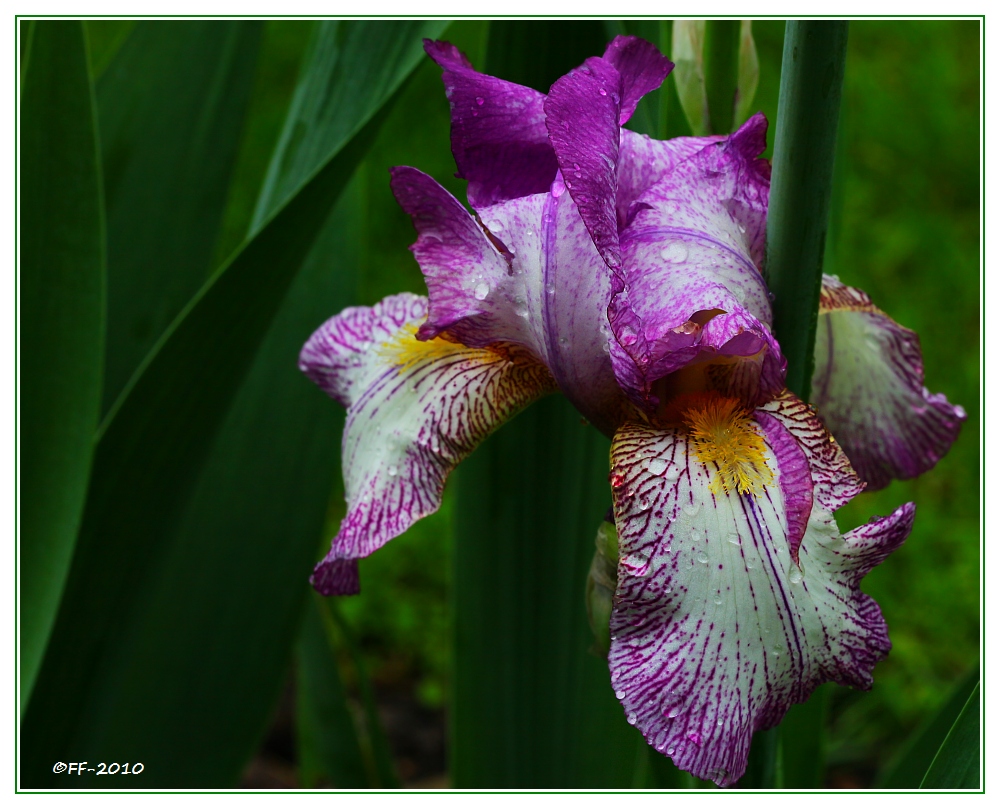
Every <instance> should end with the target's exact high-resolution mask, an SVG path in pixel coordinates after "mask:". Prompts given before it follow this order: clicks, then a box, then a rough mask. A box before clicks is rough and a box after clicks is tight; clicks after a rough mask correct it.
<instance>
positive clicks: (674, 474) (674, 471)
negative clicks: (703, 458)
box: [664, 464, 681, 480]
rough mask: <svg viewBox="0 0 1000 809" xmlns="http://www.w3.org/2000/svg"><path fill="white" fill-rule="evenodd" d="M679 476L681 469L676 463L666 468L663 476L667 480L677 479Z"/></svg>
mask: <svg viewBox="0 0 1000 809" xmlns="http://www.w3.org/2000/svg"><path fill="white" fill-rule="evenodd" d="M680 476H681V469H680V467H679V466H677V465H676V464H675V465H674V466H671V467H670V468H669V469H668V470H667V473H666V474H665V475H664V477H665V478H666V479H667V480H677V478H679V477H680Z"/></svg>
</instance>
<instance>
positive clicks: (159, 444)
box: [22, 29, 420, 786]
mask: <svg viewBox="0 0 1000 809" xmlns="http://www.w3.org/2000/svg"><path fill="white" fill-rule="evenodd" d="M380 33H381V34H382V35H383V36H393V35H399V36H403V35H405V36H407V37H408V38H410V39H412V37H411V36H410V33H411V32H409V31H406V32H405V34H404V32H397V33H396V34H393V32H392V30H391V29H384V30H382V31H381V32H380ZM375 55H378V56H381V55H382V52H381V51H379V50H378V49H373V56H372V58H374V56H375ZM419 55H420V50H419V42H417V43H416V44H415V45H412V44H411V47H410V48H409V49H404V50H400V51H399V52H398V53H397V54H396V57H397V58H394V59H389V60H385V61H383V62H382V66H381V68H382V71H383V73H384V75H383V76H382V77H381V80H380V82H378V83H377V86H375V87H374V88H373V87H370V86H367V85H361V84H357V83H354V84H353V93H354V96H350V97H351V98H360V99H363V101H358V102H357V103H353V104H352V105H347V104H345V105H344V106H345V113H344V114H345V115H349V116H350V118H351V121H352V123H350V124H349V125H348V126H345V127H343V136H342V137H341V138H339V139H338V140H332V141H328V149H327V152H326V153H325V157H323V158H322V159H321V161H320V165H319V166H317V168H316V169H314V170H311V171H309V172H308V174H307V175H306V176H305V177H303V179H302V180H301V182H300V183H299V190H298V191H297V192H295V193H294V195H293V196H291V197H290V198H288V200H287V202H286V203H285V204H284V205H283V206H282V207H280V208H279V209H278V210H277V212H276V213H275V214H274V215H273V216H272V217H271V218H269V219H268V220H267V221H266V223H265V224H264V225H263V226H262V228H261V229H260V231H259V232H258V233H257V234H256V236H255V237H254V238H253V239H252V240H251V241H250V242H249V243H248V244H247V245H246V246H245V247H244V248H243V249H242V250H241V251H239V252H238V253H237V254H236V255H235V256H234V257H233V259H232V260H230V262H229V263H228V264H227V265H226V266H225V267H224V268H223V269H222V270H220V272H219V273H218V274H217V275H216V276H215V277H214V278H213V279H212V280H211V281H210V282H209V283H208V284H207V285H206V287H205V288H204V289H203V290H202V291H201V292H200V293H199V294H198V296H196V298H195V299H194V300H193V301H192V302H191V303H190V304H189V305H188V306H187V307H186V308H185V310H184V312H183V313H182V314H181V316H180V317H179V318H178V319H177V320H176V321H175V322H174V324H173V325H172V326H171V327H170V329H169V330H168V332H167V333H166V335H165V336H164V338H163V339H162V340H161V341H160V343H159V344H158V346H157V348H156V349H155V350H154V353H153V354H152V355H151V356H150V357H148V358H147V360H146V361H145V362H144V364H143V367H142V368H141V372H140V373H139V374H138V375H137V376H136V377H134V378H133V380H132V382H131V383H130V386H129V387H128V389H127V390H126V392H125V393H124V394H123V396H122V397H121V398H120V399H119V401H118V402H117V404H116V406H115V408H114V409H113V410H112V412H111V413H110V414H109V416H108V417H107V419H106V421H105V427H104V430H103V435H102V438H101V442H100V444H99V446H98V450H97V455H96V459H95V473H94V482H93V485H92V487H91V490H90V493H89V498H88V503H87V510H86V513H85V517H84V525H83V529H82V531H81V537H80V542H79V546H78V550H77V554H76V557H75V558H74V561H73V567H72V570H71V573H70V579H69V582H68V584H67V589H66V595H65V597H64V601H63V605H62V607H61V610H60V616H59V619H58V622H57V625H56V629H55V632H54V634H53V640H52V642H51V644H50V648H49V651H48V653H47V656H46V659H45V663H44V666H43V669H42V673H41V675H40V678H39V685H38V687H37V689H36V693H35V695H34V697H33V700H32V702H31V704H30V705H29V708H28V711H27V713H26V715H25V722H24V726H23V732H22V743H23V748H22V751H23V757H22V778H23V780H24V783H25V785H31V786H36V785H45V784H47V783H49V782H50V780H51V779H52V778H54V776H53V775H52V773H51V762H52V761H53V760H56V759H58V758H60V757H61V756H65V755H69V753H67V752H65V751H68V750H78V751H79V752H78V755H80V756H83V757H93V756H94V755H101V754H104V755H108V756H113V757H115V758H120V757H121V756H122V755H125V754H124V753H120V752H118V750H119V748H118V747H115V749H114V750H111V749H109V748H108V747H105V746H104V744H105V743H106V742H107V739H104V738H98V739H97V740H96V741H99V742H101V743H100V744H96V745H90V747H89V751H88V752H87V753H84V747H85V746H86V745H85V744H84V742H85V741H87V740H90V739H91V738H92V734H91V733H90V732H88V730H87V728H88V723H89V722H90V721H91V720H94V721H96V719H97V718H98V717H100V715H101V712H102V711H103V710H105V709H106V708H107V705H106V704H102V700H105V699H113V696H112V695H113V693H114V689H113V687H112V685H113V683H114V678H115V676H118V674H117V673H119V672H121V671H123V669H122V668H121V662H120V661H121V659H122V658H121V656H122V655H126V654H128V653H129V652H128V651H127V647H125V646H123V644H124V643H125V641H126V638H125V637H124V636H123V634H122V633H121V632H120V631H119V628H118V622H120V621H121V620H122V618H123V617H124V616H128V615H129V614H131V612H132V611H134V610H135V608H136V605H138V604H141V603H143V600H144V598H146V596H147V593H146V592H145V588H147V587H148V586H149V584H150V582H149V579H148V578H147V576H148V575H150V573H151V571H152V570H154V569H156V570H158V569H159V568H160V566H161V565H162V564H164V563H163V561H162V560H163V559H164V557H165V556H166V554H167V553H168V551H170V549H169V548H165V547H164V542H165V540H166V539H167V538H168V537H171V536H176V534H175V533H174V529H175V527H176V526H177V525H178V521H179V520H180V519H181V517H182V514H183V511H182V509H183V506H184V505H185V504H186V503H187V502H188V501H189V498H190V496H191V494H192V492H193V491H196V483H197V480H198V477H197V476H198V474H199V471H200V470H202V469H203V468H205V467H204V464H205V462H206V460H207V459H208V457H209V451H210V449H211V448H212V443H211V442H212V439H213V437H214V436H215V435H216V434H217V432H218V429H219V427H220V425H221V424H222V422H223V418H224V416H225V415H226V413H227V412H228V411H229V409H230V407H231V405H232V402H233V397H234V395H235V394H236V391H237V390H238V389H239V386H240V385H241V383H242V382H243V381H244V380H245V379H246V378H247V377H246V374H247V372H248V370H249V369H250V367H251V363H252V360H253V358H254V356H255V355H256V353H257V351H258V348H259V347H260V346H261V344H262V341H263V340H264V337H265V334H266V333H267V331H268V328H269V327H270V326H271V324H272V322H273V320H274V317H275V314H276V313H277V311H278V309H279V307H280V305H281V302H282V300H283V299H284V297H285V294H286V292H287V291H288V289H289V287H290V285H291V283H292V281H293V279H295V277H296V274H297V272H298V271H299V269H300V267H301V266H302V264H303V262H304V261H305V259H306V257H307V256H308V254H309V250H310V248H311V246H312V244H313V242H314V240H315V238H316V236H317V234H318V233H319V231H320V228H321V227H322V225H323V223H324V222H325V221H326V219H327V217H328V215H329V213H330V211H331V209H332V208H333V205H334V203H335V202H336V200H337V198H338V196H339V194H340V191H341V190H342V189H343V187H344V185H345V183H346V182H347V180H348V179H349V177H350V176H351V173H352V172H353V170H354V167H355V166H356V165H357V162H358V160H359V159H360V158H361V156H362V155H363V154H364V152H365V150H366V149H367V147H368V145H369V144H370V143H371V141H372V139H373V138H374V135H375V133H376V132H377V130H378V127H379V125H380V123H381V120H382V111H383V110H384V108H385V105H386V102H387V101H388V100H389V98H390V97H392V95H393V93H394V92H395V91H396V90H397V89H398V87H399V86H400V84H401V83H402V81H403V80H404V78H405V77H406V76H407V75H408V74H409V72H410V71H411V70H412V69H413V67H414V66H415V64H416V63H417V60H418V58H419ZM344 80H345V81H350V80H351V77H349V76H345V78H344ZM296 328H302V326H301V324H296ZM294 363H295V356H294V354H292V355H290V356H287V359H286V364H287V365H289V366H294ZM262 373H263V372H262ZM234 429H236V426H235V425H234ZM265 431H266V426H265V427H263V428H262V429H261V432H265ZM245 436H246V433H243V437H245ZM260 437H261V440H263V441H266V440H267V438H266V434H262V435H261V436H260ZM208 491H209V492H210V489H209V490H208ZM209 533H210V532H209ZM304 555H305V554H304ZM188 558H191V559H193V560H194V563H195V564H197V559H196V557H192V556H189V557H188ZM109 560H114V563H113V564H111V563H109ZM284 563H287V564H289V565H292V566H293V567H295V570H296V575H302V576H304V575H306V573H307V568H308V566H307V564H304V563H299V564H302V567H301V568H298V567H297V565H296V563H295V562H294V559H289V560H286V562H284ZM299 570H301V573H300V572H298V571H299ZM212 585H213V586H214V587H217V588H224V587H244V586H248V585H247V583H246V582H241V581H240V580H239V579H238V578H237V579H235V580H230V579H228V578H222V579H219V580H217V581H214V582H212ZM250 586H251V588H252V585H250ZM301 592H302V591H299V593H301ZM172 595H173V596H174V597H175V598H183V593H179V592H175V593H173V594H172ZM149 597H150V598H153V597H158V596H155V595H150V596H149ZM296 597H297V598H298V599H301V595H297V596H296ZM300 605H301V600H299V601H298V605H297V606H296V610H297V609H298V607H299V606H300ZM198 614H199V616H200V619H201V620H205V616H204V614H202V613H198ZM295 625H297V613H296V616H295V620H294V621H291V622H290V624H289V635H290V636H291V633H292V629H293V627H294V626H295ZM133 631H135V632H140V633H141V632H146V631H148V627H147V626H144V625H139V626H136V627H134V630H133ZM289 641H290V638H289ZM251 651H252V650H251ZM272 651H273V650H270V649H269V650H268V653H269V654H270V653H271V652H272ZM283 653H284V654H287V648H286V649H285V650H284V652H283ZM129 662H130V664H131V663H132V662H133V661H131V660H130V661H129ZM247 741H248V743H250V744H252V743H253V741H254V737H252V736H248V740H247ZM95 747H96V749H95ZM90 751H95V752H90ZM177 755H180V753H177ZM240 755H241V756H242V755H243V754H240ZM53 756H55V758H53ZM226 762H228V763H226ZM232 767H233V763H232V759H228V758H227V759H226V761H224V762H223V763H222V765H220V767H219V768H218V769H216V770H213V772H215V773H216V775H217V774H218V772H220V771H225V770H229V771H231V770H232ZM158 772H159V773H160V776H159V777H162V778H164V779H167V780H169V779H171V778H172V776H170V775H169V767H161V768H159V769H158ZM230 777H231V776H230ZM148 780H149V784H148V785H150V786H151V785H153V784H152V779H148ZM195 783H199V784H202V785H205V781H204V780H202V778H201V777H199V778H198V779H197V781H195ZM187 785H188V786H190V785H194V784H193V783H188V784H187Z"/></svg>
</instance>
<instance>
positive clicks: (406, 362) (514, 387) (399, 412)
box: [299, 293, 555, 592]
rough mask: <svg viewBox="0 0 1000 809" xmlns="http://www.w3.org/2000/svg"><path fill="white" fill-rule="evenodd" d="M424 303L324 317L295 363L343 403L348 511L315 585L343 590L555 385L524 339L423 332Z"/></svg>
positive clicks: (403, 298)
mask: <svg viewBox="0 0 1000 809" xmlns="http://www.w3.org/2000/svg"><path fill="white" fill-rule="evenodd" d="M426 312H427V301H426V299H425V298H420V297H418V296H416V295H410V294H407V293H404V294H401V295H395V296H391V297H389V298H386V299H385V300H383V301H381V302H380V303H378V304H376V305H375V306H373V307H371V308H370V309H369V308H364V307H355V308H351V309H347V310H345V311H344V312H343V313H341V314H340V315H337V316H336V317H333V318H331V319H330V320H328V321H327V322H326V323H324V324H323V325H322V326H321V327H320V328H319V329H318V330H317V331H316V333H315V334H314V335H313V336H312V337H311V338H310V339H309V341H308V342H307V343H306V345H305V347H304V348H303V349H302V354H301V356H300V360H299V365H300V367H301V368H302V370H303V371H304V372H305V373H306V374H307V375H308V376H309V377H310V378H311V379H313V380H314V381H315V382H317V384H319V385H320V387H321V388H323V389H324V390H325V391H326V392H327V393H329V394H330V395H331V396H333V397H334V398H336V399H337V400H338V401H340V402H341V403H342V404H345V405H346V406H347V408H348V410H347V421H346V424H345V426H344V438H343V446H342V464H341V465H342V470H343V474H344V491H345V496H346V499H347V514H346V515H345V517H344V519H343V521H342V522H341V524H340V530H339V532H338V533H337V536H336V537H334V539H333V543H332V545H331V548H330V552H329V554H327V556H326V558H325V559H324V560H323V561H322V562H321V563H320V564H319V565H318V566H317V568H316V571H315V573H314V575H313V582H314V584H315V586H316V587H317V589H319V590H320V591H321V592H345V591H346V590H349V589H350V588H351V587H354V586H355V585H354V584H352V580H351V575H352V572H351V571H352V568H351V566H350V564H349V561H350V560H355V559H358V558H360V557H363V556H367V555H369V554H370V553H372V552H373V551H375V550H377V549H378V548H380V547H381V546H382V545H384V544H385V543H386V542H388V541H389V540H390V539H392V538H393V537H396V536H399V535H400V534H401V533H403V532H404V531H405V530H406V529H407V528H409V527H410V526H411V525H412V524H413V523H414V522H416V521H417V520H418V519H420V518H421V517H424V516H426V515H428V514H431V513H433V512H434V511H436V510H437V509H438V507H439V506H440V505H441V493H442V491H443V489H444V483H445V480H446V478H447V477H448V475H449V473H450V472H451V470H452V469H454V468H455V466H456V465H457V464H458V462H459V461H461V460H462V459H463V458H464V457H466V456H467V455H468V454H469V453H470V452H472V450H473V449H475V447H476V446H477V445H478V444H479V442H481V441H482V440H483V439H484V438H485V437H486V436H487V435H489V434H490V433H491V432H492V431H493V430H495V429H496V428H497V427H499V426H500V425H501V424H502V423H503V422H504V421H506V420H507V419H508V418H510V417H511V416H513V415H514V414H515V413H517V412H518V411H520V410H521V409H522V408H523V407H525V406H526V405H527V404H529V403H530V402H532V401H534V400H535V399H536V398H538V397H539V396H541V395H543V394H545V393H548V392H550V391H552V390H554V388H555V385H554V383H553V381H552V378H551V376H550V375H549V373H548V371H547V370H546V369H545V368H544V366H542V365H540V364H539V363H537V362H536V361H535V360H534V359H533V358H532V357H531V356H530V355H529V354H528V353H527V352H525V351H524V350H523V349H521V348H519V347H518V346H511V345H498V346H493V347H491V348H488V349H484V348H467V347H465V346H463V345H459V344H457V343H452V342H448V341H446V340H444V339H442V338H436V339H433V340H425V341H421V340H418V339H416V331H417V328H418V326H419V324H420V323H421V322H422V320H423V319H424V317H425V315H426Z"/></svg>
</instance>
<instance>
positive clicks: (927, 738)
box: [878, 665, 979, 789]
mask: <svg viewBox="0 0 1000 809" xmlns="http://www.w3.org/2000/svg"><path fill="white" fill-rule="evenodd" d="M978 682H979V666H978V665H976V667H975V668H973V669H972V670H971V671H969V673H968V674H967V675H966V676H965V677H963V678H962V680H961V682H959V683H958V684H956V685H955V687H954V688H953V689H952V691H951V693H950V694H949V695H948V697H947V699H945V702H944V704H943V705H942V706H941V707H940V708H939V709H938V711H937V712H936V713H934V714H933V715H932V716H929V717H927V720H926V721H925V722H924V723H923V724H922V725H921V726H920V727H919V728H917V730H916V731H915V732H914V734H913V735H912V736H911V737H910V739H909V741H908V742H907V744H906V746H905V747H904V748H903V749H902V750H901V751H900V753H899V754H898V755H897V757H896V758H895V759H894V760H893V761H892V762H890V764H889V766H888V767H887V768H886V771H885V774H884V776H883V777H882V778H881V779H879V783H878V787H879V788H880V789H917V788H919V787H920V782H921V781H922V780H923V777H924V775H925V774H926V773H927V769H928V768H929V767H930V765H931V762H932V761H933V760H934V756H935V755H937V751H938V749H939V748H940V747H941V745H942V743H943V742H944V740H945V737H946V736H947V735H948V731H950V730H951V728H952V726H953V725H954V724H955V720H956V719H957V718H958V715H959V714H960V713H961V712H962V709H963V708H964V707H965V704H966V703H967V702H968V701H969V694H970V693H971V692H972V691H973V689H974V688H975V687H976V684H977V683H978Z"/></svg>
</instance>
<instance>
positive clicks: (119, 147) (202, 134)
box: [97, 20, 263, 412]
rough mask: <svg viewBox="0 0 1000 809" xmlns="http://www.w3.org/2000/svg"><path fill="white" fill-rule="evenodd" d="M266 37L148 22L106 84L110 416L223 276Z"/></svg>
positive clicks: (246, 30) (251, 31)
mask: <svg viewBox="0 0 1000 809" xmlns="http://www.w3.org/2000/svg"><path fill="white" fill-rule="evenodd" d="M262 26H263V23H261V22H260V21H249V22H234V21H218V20H185V21H173V20H171V21H163V20H143V21H140V22H139V23H138V24H136V26H135V28H134V30H132V32H131V34H130V35H129V36H128V37H127V39H125V41H124V44H122V46H121V48H120V49H119V50H118V52H117V54H116V55H115V57H114V59H113V60H112V61H111V62H110V64H109V65H108V67H107V69H106V70H105V72H104V74H103V75H102V76H101V79H100V81H99V82H98V83H97V107H98V118H99V120H100V124H101V153H102V158H103V164H104V177H105V189H106V204H107V217H108V343H107V361H106V374H105V380H104V405H103V406H104V410H105V412H106V411H107V410H108V409H109V408H110V407H111V405H112V404H113V403H114V401H115V399H116V398H117V397H118V395H119V394H120V393H121V391H122V389H123V388H124V387H125V384H126V383H127V382H128V380H129V378H130V377H131V376H132V374H133V373H134V372H135V370H136V368H138V366H139V364H140V363H141V362H142V360H143V358H144V357H145V356H146V354H148V353H149V351H150V349H151V348H152V347H153V345H154V343H155V342H156V341H157V340H158V339H159V338H160V336H161V335H162V334H163V332H164V330H165V329H166V328H167V327H168V326H169V325H170V323H171V321H173V319H174V318H175V317H176V316H177V314H178V312H180V311H181V309H182V308H183V307H184V305H185V304H186V303H187V302H188V301H189V300H190V299H191V298H192V296H194V294H195V293H196V292H197V291H198V290H199V289H200V288H201V286H202V284H204V282H205V279H206V278H207V277H208V275H209V272H210V270H212V269H213V267H211V266H210V262H211V259H212V251H213V248H214V246H215V241H216V238H217V237H218V233H219V226H220V223H221V221H222V213H223V209H224V206H225V203H226V192H227V190H228V188H229V180H230V176H231V174H232V169H233V165H234V163H235V160H236V154H237V149H238V147H239V143H240V135H241V133H242V131H243V121H244V118H245V113H246V109H247V104H248V101H249V98H250V89H251V86H252V84H253V79H254V73H255V71H254V68H255V66H256V63H257V53H258V51H259V48H260V38H261V31H262Z"/></svg>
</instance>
